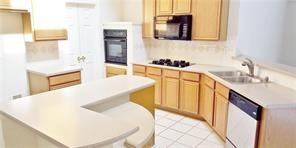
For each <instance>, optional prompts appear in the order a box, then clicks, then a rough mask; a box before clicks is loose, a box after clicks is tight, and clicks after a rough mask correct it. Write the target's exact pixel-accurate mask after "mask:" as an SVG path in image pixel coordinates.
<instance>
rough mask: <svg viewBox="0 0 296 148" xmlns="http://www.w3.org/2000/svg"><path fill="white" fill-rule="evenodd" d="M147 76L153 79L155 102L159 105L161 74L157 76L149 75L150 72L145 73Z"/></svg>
mask: <svg viewBox="0 0 296 148" xmlns="http://www.w3.org/2000/svg"><path fill="white" fill-rule="evenodd" d="M147 77H148V78H151V79H153V80H154V81H155V85H154V89H155V90H154V93H155V96H154V98H155V104H156V105H161V84H162V82H161V76H157V75H151V74H147Z"/></svg>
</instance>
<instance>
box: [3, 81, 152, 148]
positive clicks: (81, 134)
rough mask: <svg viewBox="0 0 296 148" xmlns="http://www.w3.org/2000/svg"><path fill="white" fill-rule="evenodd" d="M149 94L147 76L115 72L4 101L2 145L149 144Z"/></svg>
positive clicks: (150, 117) (149, 86) (150, 119)
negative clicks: (100, 78) (64, 86)
mask: <svg viewBox="0 0 296 148" xmlns="http://www.w3.org/2000/svg"><path fill="white" fill-rule="evenodd" d="M153 94H154V81H153V80H151V79H148V78H144V77H138V76H116V77H112V78H108V79H102V80H98V81H95V82H91V83H86V84H82V85H77V86H72V87H68V88H64V89H60V90H55V91H50V92H45V93H41V94H38V95H33V96H29V97H25V98H21V99H18V100H14V101H12V102H9V103H3V104H1V106H0V111H1V121H2V130H3V139H4V144H5V147H30V148H39V147H45V146H50V147H76V148H78V147H79V148H83V147H114V146H123V145H125V146H131V147H139V146H140V147H142V146H146V145H149V146H150V145H153V143H154V136H153V135H154V118H153V116H154V95H153ZM139 96H141V97H139ZM135 119H136V120H135Z"/></svg>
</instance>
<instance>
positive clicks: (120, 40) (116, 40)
mask: <svg viewBox="0 0 296 148" xmlns="http://www.w3.org/2000/svg"><path fill="white" fill-rule="evenodd" d="M105 41H114V42H125V41H126V40H124V39H105Z"/></svg>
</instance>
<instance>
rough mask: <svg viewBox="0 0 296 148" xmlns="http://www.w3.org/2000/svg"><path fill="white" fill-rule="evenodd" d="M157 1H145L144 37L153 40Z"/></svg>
mask: <svg viewBox="0 0 296 148" xmlns="http://www.w3.org/2000/svg"><path fill="white" fill-rule="evenodd" d="M154 17H155V0H143V30H142V31H143V33H142V35H143V37H144V38H152V37H153V34H154V29H153V26H154Z"/></svg>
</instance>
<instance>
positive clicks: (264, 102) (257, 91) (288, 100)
mask: <svg viewBox="0 0 296 148" xmlns="http://www.w3.org/2000/svg"><path fill="white" fill-rule="evenodd" d="M149 62H151V61H143V62H134V64H139V65H144V66H152V67H159V68H166V69H173V70H181V71H187V72H196V73H203V74H206V75H208V76H210V77H211V78H213V79H214V80H216V81H218V82H219V83H221V84H223V85H225V86H226V87H228V88H230V89H232V90H234V91H236V92H238V93H239V94H241V95H243V96H245V97H247V98H249V99H250V100H252V101H253V102H255V103H257V104H259V105H261V106H262V107H264V108H288V107H293V108H295V107H296V91H295V90H292V89H290V88H287V87H284V86H281V85H278V84H276V83H273V82H269V83H260V84H232V83H229V82H227V81H225V80H223V79H221V78H219V77H218V76H215V75H213V74H211V73H210V71H231V70H237V69H235V68H233V67H223V66H212V65H199V64H195V65H192V66H189V67H185V68H175V67H169V66H161V65H154V64H148V63H149Z"/></svg>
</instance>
